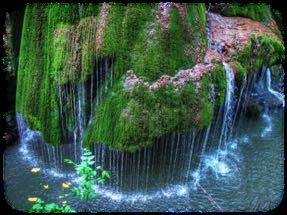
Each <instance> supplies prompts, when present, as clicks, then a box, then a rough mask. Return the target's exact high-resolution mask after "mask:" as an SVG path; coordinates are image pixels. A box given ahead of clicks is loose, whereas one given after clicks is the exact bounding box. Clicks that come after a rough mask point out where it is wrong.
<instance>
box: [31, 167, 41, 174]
mask: <svg viewBox="0 0 287 215" xmlns="http://www.w3.org/2000/svg"><path fill="white" fill-rule="evenodd" d="M39 171H40V168H37V167H34V168H32V169H31V172H33V173H36V172H39Z"/></svg>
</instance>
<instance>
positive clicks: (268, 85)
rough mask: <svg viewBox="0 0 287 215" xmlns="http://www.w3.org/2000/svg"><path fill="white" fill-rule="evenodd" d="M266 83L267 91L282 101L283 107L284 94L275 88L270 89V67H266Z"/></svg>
mask: <svg viewBox="0 0 287 215" xmlns="http://www.w3.org/2000/svg"><path fill="white" fill-rule="evenodd" d="M266 85H267V89H268V91H269V92H270V93H271V94H272V95H274V96H275V97H276V98H277V99H278V100H279V101H281V102H282V106H283V108H284V107H285V95H284V94H283V93H279V92H277V91H275V90H273V89H272V84H271V74H270V69H269V68H267V70H266Z"/></svg>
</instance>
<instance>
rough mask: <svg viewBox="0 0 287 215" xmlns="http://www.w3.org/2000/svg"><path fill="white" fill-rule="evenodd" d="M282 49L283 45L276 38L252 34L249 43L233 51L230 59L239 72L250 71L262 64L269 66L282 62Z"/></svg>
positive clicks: (283, 55) (283, 57)
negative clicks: (238, 50) (239, 49)
mask: <svg viewBox="0 0 287 215" xmlns="http://www.w3.org/2000/svg"><path fill="white" fill-rule="evenodd" d="M256 44H257V45H256ZM284 51H285V47H284V46H283V44H282V43H281V42H280V41H278V40H277V39H274V38H272V37H271V36H266V35H263V36H256V34H252V35H251V41H250V43H248V44H247V45H245V46H244V47H243V48H242V50H241V51H240V52H239V53H233V55H232V59H233V62H235V64H236V65H237V67H238V69H239V72H240V73H241V74H243V72H247V73H251V72H252V71H255V70H256V69H259V68H260V67H261V66H262V65H265V66H267V67H271V66H273V65H276V64H282V63H283V62H284V59H285V54H284Z"/></svg>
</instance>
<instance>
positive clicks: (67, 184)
mask: <svg viewBox="0 0 287 215" xmlns="http://www.w3.org/2000/svg"><path fill="white" fill-rule="evenodd" d="M70 186H71V184H69V183H65V182H64V183H62V187H63V188H69V187H70Z"/></svg>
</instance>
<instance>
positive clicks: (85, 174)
mask: <svg viewBox="0 0 287 215" xmlns="http://www.w3.org/2000/svg"><path fill="white" fill-rule="evenodd" d="M94 159H95V156H94V155H92V153H91V152H90V151H89V150H88V149H86V148H84V153H83V156H82V157H81V163H79V164H76V163H74V162H73V161H72V160H70V159H65V160H64V162H66V163H68V164H74V166H75V169H76V171H77V175H78V176H79V177H80V183H79V185H78V186H77V187H73V189H72V192H73V195H74V196H79V197H81V199H82V200H88V199H96V198H97V193H96V192H95V190H94V189H93V185H95V184H96V183H98V184H104V183H105V181H106V179H108V178H110V173H109V172H108V171H106V170H102V171H101V172H100V170H101V167H100V166H97V167H96V169H94V168H93V165H94V164H95V161H94ZM99 172H100V175H99Z"/></svg>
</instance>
